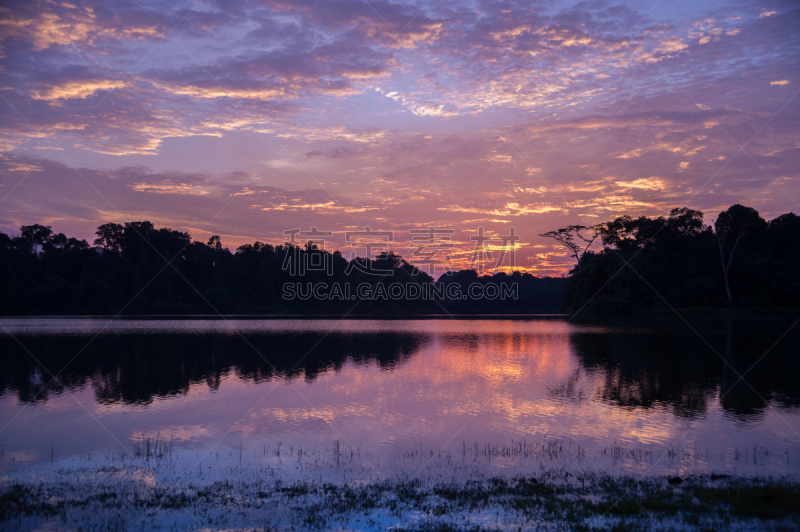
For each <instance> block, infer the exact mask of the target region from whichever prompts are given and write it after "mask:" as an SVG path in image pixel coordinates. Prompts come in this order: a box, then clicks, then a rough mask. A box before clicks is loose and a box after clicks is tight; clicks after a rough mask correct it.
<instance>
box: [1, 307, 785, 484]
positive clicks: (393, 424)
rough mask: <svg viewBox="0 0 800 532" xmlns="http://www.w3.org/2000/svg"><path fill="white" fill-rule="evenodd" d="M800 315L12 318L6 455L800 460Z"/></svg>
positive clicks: (6, 468)
mask: <svg viewBox="0 0 800 532" xmlns="http://www.w3.org/2000/svg"><path fill="white" fill-rule="evenodd" d="M792 323H793V321H792V320H784V319H773V318H770V319H767V318H764V319H761V320H746V321H745V320H741V321H734V322H728V321H725V320H712V319H705V320H689V323H684V322H682V321H680V320H675V321H666V320H658V321H650V322H645V321H641V322H638V323H630V322H622V323H616V324H576V323H570V322H568V320H567V319H566V318H548V319H537V318H532V319H524V320H510V319H499V320H498V319H474V320H457V321H456V320H447V319H434V320H430V319H429V320H403V321H400V320H363V319H361V320H275V319H273V320H252V319H251V320H242V319H239V320H234V319H231V320H202V319H184V320H116V321H108V320H104V319H46V318H41V319H3V320H0V325H2V326H1V327H0V349H2V351H1V352H2V355H0V391H1V392H2V394H1V395H0V452H1V453H2V456H1V457H0V460H2V469H3V474H4V475H5V476H8V475H12V476H13V475H15V474H23V473H24V472H25V471H28V470H31V469H34V468H35V469H36V470H39V469H42V468H48V467H60V466H63V465H65V464H76V463H85V462H92V461H94V460H98V459H104V460H107V461H108V460H111V461H113V460H114V459H115V458H114V457H115V456H116V457H119V456H123V455H128V456H132V455H134V454H135V453H136V450H137V448H138V449H139V450H141V446H142V445H143V443H142V442H146V441H147V440H148V439H150V440H151V441H152V440H155V439H156V438H159V440H160V441H161V442H164V441H170V442H171V446H172V447H171V454H174V456H176V457H180V460H176V461H177V462H178V463H179V466H178V467H179V468H184V469H186V470H191V469H192V468H194V467H198V466H199V467H200V468H202V467H208V468H214V467H216V466H220V467H222V466H225V467H230V466H235V465H236V464H237V463H238V464H240V465H241V464H242V462H243V461H244V462H246V463H247V464H248V465H259V464H261V465H263V464H271V465H273V466H277V465H281V467H283V468H284V470H285V471H284V472H287V473H288V474H291V475H297V476H302V475H303V474H307V470H308V467H307V466H308V464H311V463H316V464H317V465H318V466H320V467H322V466H324V467H326V468H328V469H330V470H339V471H340V472H343V474H347V475H350V476H351V477H353V476H364V477H374V476H375V475H379V476H384V477H386V476H392V475H397V474H405V475H416V474H420V473H425V472H427V471H431V470H433V469H435V470H436V471H437V472H439V473H444V472H446V470H447V468H456V469H458V468H461V469H462V470H466V469H471V470H474V469H475V468H480V469H481V470H482V471H483V472H488V473H491V474H497V473H500V474H517V473H519V472H526V471H536V470H537V469H539V468H542V467H545V466H546V467H548V468H552V467H566V468H573V469H574V468H577V469H592V470H595V471H607V472H611V473H613V474H621V473H637V474H664V473H668V474H669V473H680V474H687V473H693V472H708V471H727V472H733V473H736V474H746V475H786V474H792V475H794V474H797V473H798V472H800V435H799V434H798V431H799V430H800V408H798V405H800V384H798V383H800V360H798V355H797V353H798V352H800V349H798V347H800V336H799V335H798V331H797V329H796V328H795V329H791V330H790V326H791V325H792ZM787 330H788V331H789V332H788V333H787ZM762 357H763V358H762ZM751 366H752V368H751ZM43 367H44V368H47V369H46V370H45V369H43ZM56 374H57V375H58V378H57V381H55V382H51V381H52V375H56ZM740 376H743V377H744V378H743V379H742V380H741V381H739V377H740ZM737 381H738V382H737ZM137 446H138V447H137ZM98 457H102V458H98ZM117 459H118V458H117ZM303 464H305V465H306V467H304V466H303ZM318 469H319V468H318Z"/></svg>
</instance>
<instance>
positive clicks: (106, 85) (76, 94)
mask: <svg viewBox="0 0 800 532" xmlns="http://www.w3.org/2000/svg"><path fill="white" fill-rule="evenodd" d="M125 85H126V84H125V82H124V81H121V80H110V79H94V80H87V81H70V82H66V83H64V84H63V85H57V86H54V87H50V88H48V89H46V90H35V91H32V95H31V97H32V98H33V99H34V100H45V101H51V100H69V99H72V98H81V99H85V98H87V97H89V96H93V95H94V94H96V93H97V91H101V90H112V89H119V88H121V87H124V86H125Z"/></svg>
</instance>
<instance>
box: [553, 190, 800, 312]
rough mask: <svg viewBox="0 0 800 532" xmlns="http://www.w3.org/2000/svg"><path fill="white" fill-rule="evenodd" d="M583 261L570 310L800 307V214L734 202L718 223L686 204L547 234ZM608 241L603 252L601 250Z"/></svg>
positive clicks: (571, 284) (567, 298)
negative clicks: (769, 212)
mask: <svg viewBox="0 0 800 532" xmlns="http://www.w3.org/2000/svg"><path fill="white" fill-rule="evenodd" d="M540 236H545V237H549V238H553V239H555V240H556V241H557V242H559V243H560V244H561V245H562V246H564V247H566V248H567V249H568V250H569V253H570V254H571V256H572V257H574V258H575V260H576V263H575V267H574V268H573V269H572V271H571V272H570V275H569V280H568V283H567V288H566V292H565V295H564V303H563V307H562V308H563V310H564V311H565V312H568V313H575V312H578V311H580V312H590V313H605V312H630V311H634V310H636V309H641V308H653V307H663V308H668V307H674V308H687V307H722V308H725V307H729V308H730V307H740V308H741V307H750V308H754V307H758V308H764V307H783V308H794V309H796V308H800V217H799V216H797V215H796V214H794V213H788V214H783V215H781V216H778V217H776V218H774V219H773V220H770V221H766V220H764V219H763V218H762V217H761V216H760V215H759V213H758V211H756V210H755V209H753V208H751V207H745V206H743V205H739V204H737V205H733V206H732V207H730V208H728V209H727V210H725V211H723V212H721V213H720V214H719V215H718V216H717V218H716V220H714V222H713V224H712V225H706V224H705V223H704V218H703V213H702V212H701V211H698V210H694V209H689V208H686V207H681V208H676V209H673V210H672V211H670V213H669V215H668V216H666V217H663V216H659V217H657V218H648V217H646V216H641V217H639V218H632V217H631V216H620V217H618V218H616V219H614V220H611V221H609V222H605V223H601V224H598V225H594V226H583V225H572V226H567V227H565V228H561V229H558V230H556V231H550V232H548V233H544V234H543V235H540ZM598 244H599V246H600V249H596V248H597V247H598Z"/></svg>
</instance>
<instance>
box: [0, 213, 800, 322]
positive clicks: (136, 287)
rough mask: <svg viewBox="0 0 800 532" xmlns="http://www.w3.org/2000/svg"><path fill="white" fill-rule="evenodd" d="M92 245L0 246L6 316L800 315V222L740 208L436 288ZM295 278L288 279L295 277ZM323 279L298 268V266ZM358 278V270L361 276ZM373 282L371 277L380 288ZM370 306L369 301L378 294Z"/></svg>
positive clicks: (146, 230) (644, 222)
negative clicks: (559, 269)
mask: <svg viewBox="0 0 800 532" xmlns="http://www.w3.org/2000/svg"><path fill="white" fill-rule="evenodd" d="M96 236H97V238H96V239H95V240H94V242H93V245H90V244H89V243H88V242H87V241H85V240H78V239H75V238H69V237H67V236H65V235H64V234H62V233H55V232H54V231H53V230H52V228H51V227H49V226H44V225H38V224H35V225H24V226H22V227H21V228H20V234H19V235H18V236H13V237H12V236H9V235H6V234H4V233H2V232H0V259H2V267H1V268H0V294H2V298H0V315H6V316H13V315H28V316H30V315H158V314H172V315H175V314H211V315H215V314H281V315H284V314H339V315H341V314H345V313H349V314H350V315H365V314H366V315H373V314H380V315H406V314H443V313H444V314H446V313H452V314H476V313H480V314H531V313H555V312H565V313H569V314H575V313H582V314H595V315H597V314H607V313H614V314H625V313H630V312H635V311H638V310H642V309H653V308H665V309H668V308H692V307H694V308H731V307H733V308H793V309H797V308H800V217H798V216H797V215H795V214H793V213H788V214H783V215H781V216H778V217H776V218H774V219H772V220H770V221H766V220H764V219H763V218H762V217H761V216H760V215H759V213H758V212H757V211H756V210H755V209H753V208H751V207H745V206H742V205H738V204H737V205H733V206H732V207H730V208H729V209H727V210H725V211H723V212H721V213H720V214H719V215H718V216H717V218H716V220H714V222H713V224H711V225H706V224H705V223H704V215H703V213H702V212H701V211H698V210H693V209H689V208H686V207H681V208H676V209H673V210H672V211H670V213H669V215H668V216H666V217H663V216H661V217H657V218H648V217H645V216H641V217H639V218H632V217H631V216H627V215H626V216H620V217H617V218H616V219H614V220H611V221H609V222H605V223H601V224H597V225H594V226H583V225H571V226H568V227H566V228H562V229H558V230H555V231H550V232H548V233H544V234H543V235H541V236H544V237H548V238H553V239H555V240H556V241H557V242H558V243H559V244H560V245H562V246H563V247H565V248H566V249H567V251H568V254H569V255H570V256H572V257H573V258H574V259H575V266H574V268H573V269H572V270H571V271H570V272H569V274H568V275H566V276H564V277H537V276H535V275H531V274H530V273H521V272H513V273H510V274H509V273H495V274H492V275H479V274H478V273H477V272H476V271H474V270H461V271H457V272H452V273H450V274H445V275H442V276H441V277H439V278H438V279H436V280H434V279H433V278H432V277H431V276H430V275H428V274H427V273H426V272H424V271H421V270H420V269H419V268H417V267H415V266H414V265H413V264H411V263H409V262H408V261H406V260H405V259H403V258H402V257H401V256H400V255H398V254H396V253H393V252H391V251H388V252H384V253H382V254H380V255H378V256H376V257H374V258H369V257H368V258H356V259H354V261H348V260H347V259H345V258H344V257H343V256H342V253H341V252H339V251H333V252H330V251H328V250H324V249H319V248H318V247H317V246H316V245H315V244H314V243H313V242H308V243H306V244H305V245H303V246H297V245H293V244H291V243H285V244H281V245H277V246H273V245H272V244H266V243H263V242H258V241H257V242H254V243H253V244H246V245H243V246H240V247H239V248H237V249H236V250H235V251H234V252H231V251H230V250H228V249H227V248H225V247H224V246H223V245H222V242H221V240H220V238H219V237H217V236H213V237H211V238H210V239H209V241H208V242H206V243H203V242H198V241H193V240H192V237H191V235H190V234H188V233H186V232H182V231H175V230H172V229H170V228H165V227H161V228H158V227H156V226H155V225H154V224H153V223H151V222H148V221H139V222H127V223H124V224H117V223H106V224H103V225H101V226H100V227H98V228H97V232H96ZM292 264H294V266H292ZM314 264H317V265H324V267H323V268H306V269H305V270H303V268H302V267H301V268H299V269H298V267H297V265H314ZM354 266H355V267H354ZM376 272H377V274H376ZM298 282H302V283H303V284H308V283H312V284H313V283H317V284H319V283H326V284H328V285H331V284H342V285H344V284H350V285H351V286H353V290H352V293H353V300H351V299H350V298H349V297H348V298H347V299H338V300H337V299H322V300H320V299H319V298H315V297H305V298H303V297H293V298H289V299H287V298H285V297H283V295H284V294H285V289H284V287H285V286H286V285H287V284H288V283H295V284H296V283H298ZM364 283H366V284H369V285H370V286H372V287H376V286H377V285H387V286H388V285H389V284H396V283H400V284H403V285H417V286H420V285H430V286H434V287H438V288H440V289H441V288H446V287H448V286H450V285H452V284H456V285H458V287H459V288H460V290H461V293H465V294H466V293H467V291H468V287H469V286H470V285H472V284H474V283H479V284H481V285H486V284H488V283H495V284H497V285H506V286H511V285H515V286H516V297H515V298H506V299H501V298H494V299H491V298H473V297H467V298H464V299H462V298H443V299H437V300H430V299H428V300H425V299H410V298H400V299H391V298H383V299H381V298H374V297H370V298H363V297H361V296H358V295H356V294H357V292H356V290H355V287H356V286H357V285H360V284H364ZM372 293H374V292H372Z"/></svg>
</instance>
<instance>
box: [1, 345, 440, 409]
mask: <svg viewBox="0 0 800 532" xmlns="http://www.w3.org/2000/svg"><path fill="white" fill-rule="evenodd" d="M18 339H19V340H21V342H22V343H23V344H24V346H25V348H26V349H27V350H28V351H30V352H31V353H36V355H35V356H36V358H38V359H39V361H40V362H41V364H42V365H44V366H45V367H46V368H48V370H50V372H52V373H53V374H55V373H57V372H58V371H59V370H60V369H61V368H62V367H65V366H66V367H65V369H64V371H63V372H62V373H60V374H59V375H58V381H57V382H51V377H50V375H49V374H48V373H46V372H44V370H42V368H41V366H40V365H39V364H37V363H36V362H35V361H34V359H33V358H32V357H31V356H29V355H28V354H27V352H26V349H23V347H22V346H20V345H19V344H18V343H17V342H16V341H15V340H13V339H12V338H10V337H9V336H3V337H0V350H2V353H3V356H2V359H0V364H2V365H1V366H0V391H2V392H6V391H9V392H14V393H16V394H17V396H18V398H19V400H20V401H23V402H41V401H46V400H47V399H48V397H50V395H51V394H52V393H54V392H55V393H58V392H61V391H62V386H63V387H67V388H75V387H81V386H84V385H86V384H91V386H92V388H93V389H94V392H95V397H96V400H97V401H98V402H99V403H114V402H122V403H127V404H146V403H149V402H151V401H152V400H153V398H155V397H167V396H174V395H179V394H185V393H186V392H188V390H189V387H190V385H192V384H197V383H205V384H206V385H207V386H208V387H209V388H210V389H212V390H215V389H217V388H218V387H219V386H220V381H221V379H222V377H223V376H225V375H228V374H234V375H235V376H237V377H238V378H240V379H244V380H251V381H254V382H263V381H270V380H272V379H275V378H277V379H284V380H289V381H291V380H293V379H299V378H303V379H305V380H306V381H307V382H313V381H314V380H315V379H316V378H317V377H318V376H319V375H320V374H322V373H325V372H328V371H334V372H335V371H340V370H341V368H342V366H343V365H344V364H345V363H346V362H347V361H351V362H353V363H356V364H361V363H366V362H370V361H374V362H375V363H376V364H377V365H378V367H379V368H380V369H382V370H390V369H392V368H394V367H395V366H396V365H398V364H402V363H403V362H404V361H405V360H406V359H408V357H410V356H412V355H413V354H414V353H415V352H418V351H419V349H420V348H421V347H422V345H424V343H425V341H426V337H425V336H424V335H416V334H398V333H366V334H327V335H326V334H325V333H322V332H303V333H295V334H285V333H273V334H247V335H242V336H238V335H196V334H185V333H184V334H182V333H177V334H149V335H143V334H114V335H104V336H98V337H97V338H95V339H94V340H91V343H89V345H88V346H87V345H86V344H87V342H89V341H90V339H91V337H86V336H82V335H81V336H63V335H42V336H21V337H18ZM322 342H324V346H322V347H321V348H315V346H316V347H319V344H320V343H322ZM76 353H80V354H79V355H78V356H75V354H76ZM47 384H49V386H45V385H47Z"/></svg>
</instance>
